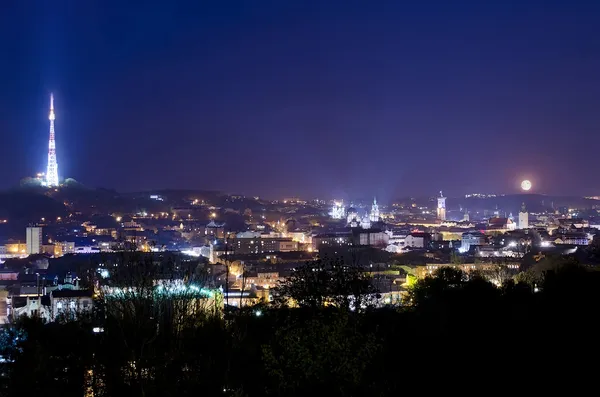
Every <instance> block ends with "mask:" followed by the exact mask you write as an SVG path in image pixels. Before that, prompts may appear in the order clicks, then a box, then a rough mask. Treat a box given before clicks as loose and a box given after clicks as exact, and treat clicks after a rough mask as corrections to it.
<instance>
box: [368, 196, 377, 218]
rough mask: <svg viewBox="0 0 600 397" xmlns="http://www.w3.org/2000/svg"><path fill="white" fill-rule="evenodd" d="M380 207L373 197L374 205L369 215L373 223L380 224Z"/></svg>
mask: <svg viewBox="0 0 600 397" xmlns="http://www.w3.org/2000/svg"><path fill="white" fill-rule="evenodd" d="M379 217H380V214H379V205H377V198H376V197H373V205H372V206H371V213H370V214H369V220H370V221H371V222H379Z"/></svg>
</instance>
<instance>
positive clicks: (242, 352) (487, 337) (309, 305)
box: [0, 259, 600, 397]
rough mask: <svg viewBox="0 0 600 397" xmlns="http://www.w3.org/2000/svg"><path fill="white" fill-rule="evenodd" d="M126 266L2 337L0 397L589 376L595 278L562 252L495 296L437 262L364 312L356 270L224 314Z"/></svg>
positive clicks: (419, 387) (524, 382) (397, 390)
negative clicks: (398, 301)
mask: <svg viewBox="0 0 600 397" xmlns="http://www.w3.org/2000/svg"><path fill="white" fill-rule="evenodd" d="M135 266H136V268H135V271H131V269H129V270H126V271H121V272H123V273H121V277H118V275H116V276H115V277H114V278H113V281H112V282H113V283H114V284H113V285H112V286H113V287H115V288H116V287H127V286H130V287H134V290H135V291H136V292H135V293H131V292H127V288H125V290H124V292H121V293H120V295H118V296H117V295H113V296H109V295H108V294H99V296H97V297H96V301H97V304H96V305H95V310H94V312H93V313H91V314H90V315H89V316H83V315H79V317H78V318H77V319H74V318H64V319H61V321H57V322H54V323H50V324H44V323H43V322H42V321H41V320H39V319H35V318H22V319H20V320H19V321H17V322H16V323H15V324H14V325H12V326H10V327H7V328H5V329H4V330H3V333H2V335H1V337H0V343H1V349H2V352H1V354H2V355H3V357H4V359H5V362H4V363H2V377H3V378H2V380H3V383H2V387H3V388H2V393H3V395H8V396H13V395H14V396H33V395H44V396H59V395H60V396H78V397H79V396H84V395H85V396H131V397H134V396H224V395H227V396H248V397H250V396H269V395H271V396H290V397H292V396H312V395H314V396H317V395H318V396H399V395H402V393H424V394H427V393H437V392H441V393H478V394H492V395H494V394H499V393H523V392H532V393H540V392H544V391H553V392H557V393H558V392H561V390H562V391H563V392H568V393H577V391H576V390H577V388H579V387H582V386H583V385H586V384H591V383H592V382H593V380H594V379H595V377H594V372H595V369H596V366H597V364H596V363H597V361H598V355H597V352H598V350H599V349H598V348H597V347H596V346H597V339H598V336H597V333H596V330H597V328H598V327H597V325H596V324H597V323H598V320H597V317H598V313H599V311H598V308H600V305H599V304H600V272H598V271H596V270H595V269H593V268H587V267H584V266H581V265H579V264H577V263H572V262H570V261H565V260H562V259H558V260H557V259H553V260H552V261H550V260H545V263H544V264H542V265H540V266H538V267H536V268H534V269H531V270H530V271H528V272H526V273H522V274H520V275H519V276H518V277H516V278H515V279H511V278H509V279H507V280H505V281H504V283H503V284H502V286H500V287H497V286H496V285H494V284H493V283H491V282H489V281H487V279H488V278H486V277H484V275H481V274H478V273H470V274H465V273H463V272H461V271H459V270H456V269H454V268H443V269H440V270H438V271H437V273H435V274H434V275H432V276H430V277H427V278H425V279H422V280H419V281H417V282H416V283H415V284H414V285H413V286H412V287H411V289H410V291H409V293H408V297H407V301H406V305H405V306H403V307H402V308H397V307H389V308H377V309H376V308H374V307H372V306H371V303H372V302H371V301H370V299H369V297H373V296H374V292H375V291H372V290H371V287H370V284H369V283H368V280H367V279H366V278H365V277H366V276H365V274H364V273H362V272H359V271H357V269H354V268H352V267H351V266H345V265H344V264H342V263H335V262H334V263H323V262H314V263H310V264H307V265H306V266H305V267H303V268H300V269H298V270H297V271H296V273H295V274H294V275H293V277H292V278H290V280H289V281H288V282H286V283H284V284H283V285H282V286H281V288H280V289H279V290H278V294H277V299H275V301H274V302H273V303H271V304H268V305H266V304H265V305H258V306H254V307H249V308H245V309H243V310H239V311H236V312H232V313H227V314H226V315H222V313H221V312H220V311H215V310H213V308H214V305H213V303H214V300H215V299H217V298H215V299H213V300H212V301H211V302H213V303H209V304H207V301H210V300H209V299H198V295H197V294H195V293H187V292H181V293H177V294H157V293H156V287H155V286H154V285H153V284H152V283H150V282H148V280H150V279H151V278H152V277H153V272H154V268H153V265H152V264H147V263H138V264H135ZM123 275H125V276H123ZM189 277H190V278H189V279H188V281H189V280H191V279H193V277H194V276H189ZM192 281H193V280H192ZM217 300H218V299H217ZM292 301H293V302H295V303H296V306H297V307H294V308H290V307H288V305H289V303H290V302H292ZM94 327H101V328H102V329H103V331H104V332H99V333H98V332H96V333H94V332H92V329H93V328H94ZM564 387H566V389H563V388H564Z"/></svg>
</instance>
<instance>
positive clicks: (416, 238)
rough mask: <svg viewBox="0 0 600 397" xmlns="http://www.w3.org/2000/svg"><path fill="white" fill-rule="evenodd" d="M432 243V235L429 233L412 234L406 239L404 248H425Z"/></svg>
mask: <svg viewBox="0 0 600 397" xmlns="http://www.w3.org/2000/svg"><path fill="white" fill-rule="evenodd" d="M430 242H431V234H429V233H421V232H418V233H411V234H409V235H408V236H406V238H405V239H404V246H405V247H411V248H425V247H427V246H429V243H430Z"/></svg>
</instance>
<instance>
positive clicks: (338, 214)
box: [329, 201, 346, 219]
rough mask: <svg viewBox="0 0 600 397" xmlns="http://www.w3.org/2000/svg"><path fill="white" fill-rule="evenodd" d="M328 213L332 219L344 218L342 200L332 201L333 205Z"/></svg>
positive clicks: (344, 211)
mask: <svg viewBox="0 0 600 397" xmlns="http://www.w3.org/2000/svg"><path fill="white" fill-rule="evenodd" d="M329 215H330V216H331V217H332V218H333V219H344V218H345V217H346V210H345V208H344V202H343V201H334V202H333V206H332V207H331V211H330V212H329Z"/></svg>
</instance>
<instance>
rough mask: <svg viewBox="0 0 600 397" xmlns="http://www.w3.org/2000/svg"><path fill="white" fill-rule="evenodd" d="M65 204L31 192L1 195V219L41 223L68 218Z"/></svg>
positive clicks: (10, 192)
mask: <svg viewBox="0 0 600 397" xmlns="http://www.w3.org/2000/svg"><path fill="white" fill-rule="evenodd" d="M66 215H67V209H66V208H65V206H64V204H63V203H61V202H59V201H56V200H54V199H52V198H51V197H48V196H46V195H44V194H40V193H37V192H31V191H8V192H3V193H0V219H8V220H9V221H11V222H13V221H16V222H39V220H40V219H41V218H48V219H51V218H56V217H58V216H62V217H64V216H66Z"/></svg>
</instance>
